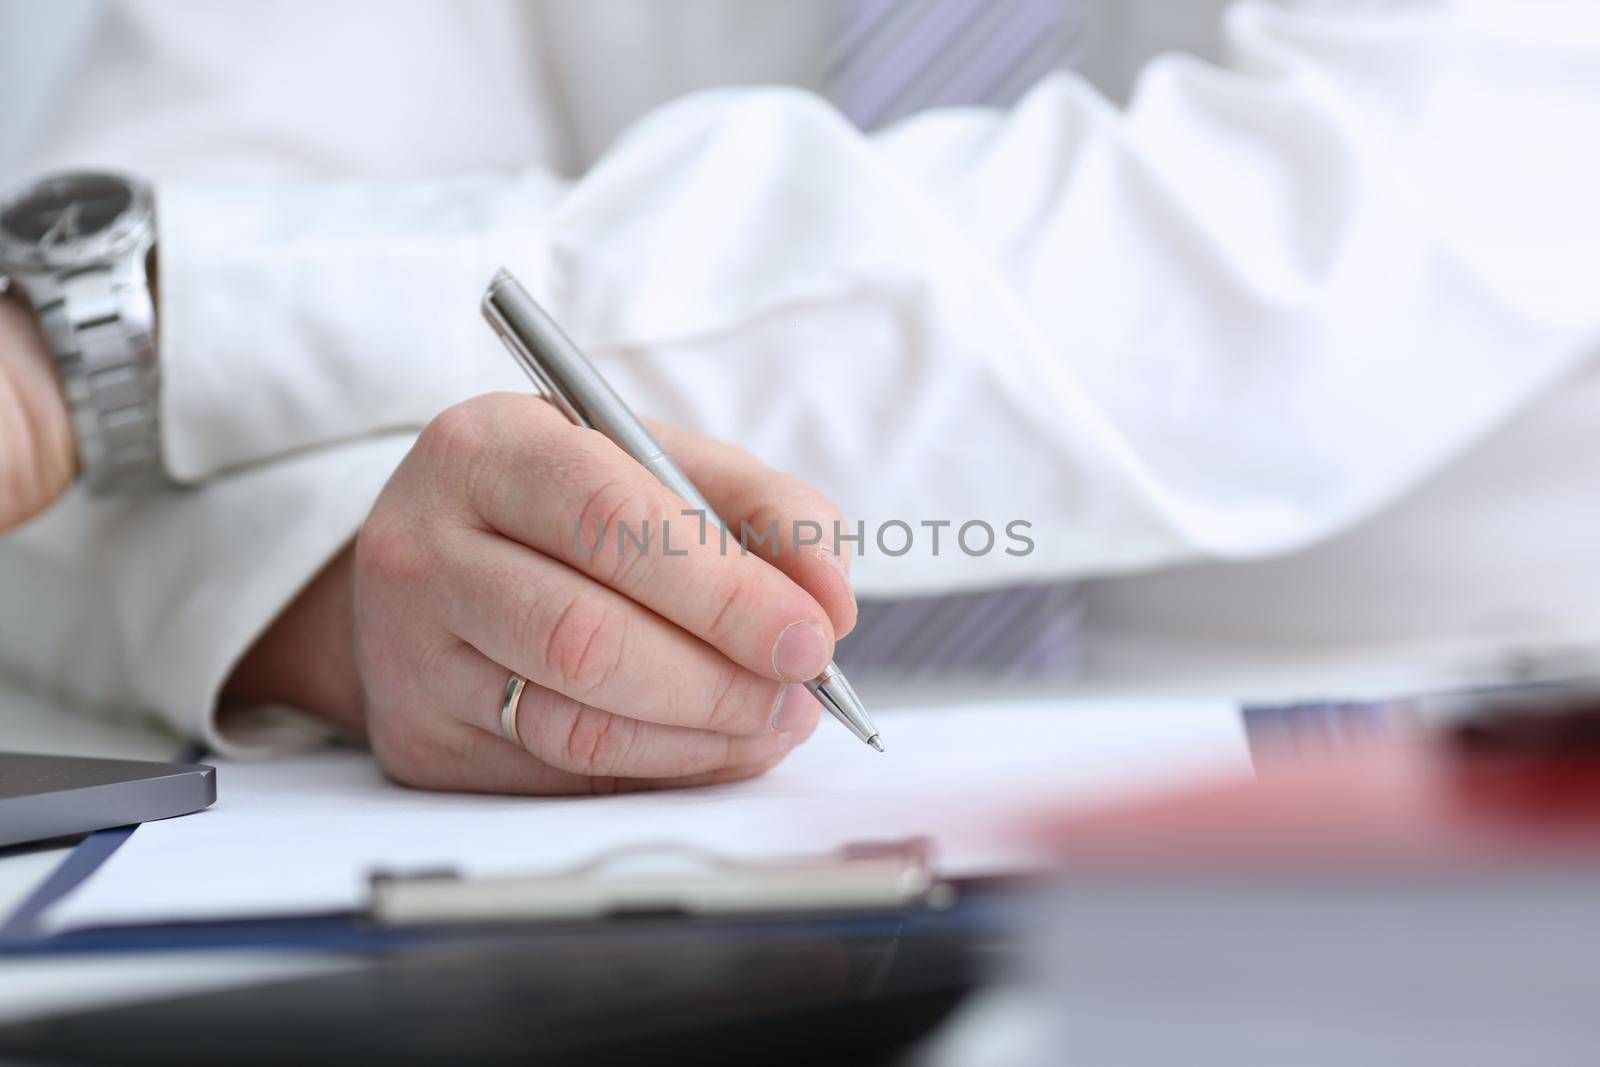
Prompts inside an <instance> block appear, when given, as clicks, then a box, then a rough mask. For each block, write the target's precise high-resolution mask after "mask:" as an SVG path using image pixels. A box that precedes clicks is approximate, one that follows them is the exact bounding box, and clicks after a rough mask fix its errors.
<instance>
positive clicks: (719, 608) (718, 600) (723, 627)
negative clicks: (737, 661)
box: [706, 572, 760, 648]
mask: <svg viewBox="0 0 1600 1067" xmlns="http://www.w3.org/2000/svg"><path fill="white" fill-rule="evenodd" d="M754 585H755V583H754V582H753V580H752V579H751V576H750V575H749V574H748V573H740V572H735V573H733V574H732V575H731V576H730V577H729V578H728V579H727V584H726V585H724V586H723V587H722V588H721V589H720V590H718V592H717V593H716V594H715V597H714V599H713V601H712V605H711V607H712V612H713V613H712V615H711V619H710V621H709V622H708V623H707V624H706V638H707V639H708V640H709V641H710V642H711V643H712V644H713V645H715V646H717V647H718V648H721V647H722V646H723V645H724V644H725V643H726V642H727V641H728V640H729V639H730V638H731V637H732V636H733V635H734V634H736V633H741V632H746V631H747V630H748V629H749V627H748V620H745V619H744V618H743V616H744V614H745V608H746V606H747V605H749V604H752V603H759V602H760V600H759V598H758V597H757V596H756V595H755V593H756V590H755V588H754Z"/></svg>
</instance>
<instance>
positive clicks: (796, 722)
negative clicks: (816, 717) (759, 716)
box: [772, 682, 816, 734]
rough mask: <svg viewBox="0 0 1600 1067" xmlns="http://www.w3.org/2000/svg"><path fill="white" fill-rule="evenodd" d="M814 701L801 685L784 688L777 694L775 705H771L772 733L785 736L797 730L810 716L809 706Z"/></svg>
mask: <svg viewBox="0 0 1600 1067" xmlns="http://www.w3.org/2000/svg"><path fill="white" fill-rule="evenodd" d="M815 699H816V698H815V697H813V696H812V695H811V694H810V693H808V692H806V687H805V686H803V685H798V684H795V683H793V682H791V683H790V684H788V685H786V686H784V687H783V691H782V692H781V693H779V694H778V700H777V703H776V704H774V705H773V709H772V732H773V733H778V734H787V733H793V732H794V731H795V730H798V729H799V728H800V727H801V726H802V725H803V724H804V723H805V720H806V716H807V715H809V714H810V712H811V708H810V706H809V705H810V704H811V702H812V701H813V700H815Z"/></svg>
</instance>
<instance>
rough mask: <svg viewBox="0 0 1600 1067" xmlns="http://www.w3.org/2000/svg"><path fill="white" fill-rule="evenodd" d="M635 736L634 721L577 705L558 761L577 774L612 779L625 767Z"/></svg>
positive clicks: (584, 705) (585, 705)
mask: <svg viewBox="0 0 1600 1067" xmlns="http://www.w3.org/2000/svg"><path fill="white" fill-rule="evenodd" d="M636 735H637V731H636V730H635V729H634V727H633V720H631V719H625V718H623V717H622V716H620V715H613V714H611V713H610V712H608V711H601V710H599V709H598V708H591V707H589V706H588V705H587V704H580V705H579V706H578V708H577V710H576V712H575V713H574V714H573V716H572V723H571V725H570V726H569V727H568V728H567V735H566V737H565V738H564V739H563V741H562V745H561V758H562V761H563V763H564V764H565V765H566V767H567V769H568V770H570V771H572V772H574V773H576V774H583V775H589V776H599V777H604V776H607V775H611V774H614V773H616V771H617V769H618V768H620V767H621V766H623V765H624V764H625V763H626V761H627V758H628V750H629V749H630V748H632V747H633V738H634V737H635V736H636Z"/></svg>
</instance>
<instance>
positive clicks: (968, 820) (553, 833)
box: [47, 700, 1250, 929]
mask: <svg viewBox="0 0 1600 1067" xmlns="http://www.w3.org/2000/svg"><path fill="white" fill-rule="evenodd" d="M875 718H876V719H877V721H878V725H879V727H880V728H881V729H882V731H883V737H884V741H885V744H886V745H887V747H888V750H887V752H886V753H885V754H883V755H879V754H878V753H875V752H873V751H872V750H870V749H868V748H867V747H866V746H864V745H862V744H861V743H860V742H858V741H856V740H855V739H854V738H853V737H851V736H850V735H849V734H848V733H846V732H845V731H844V730H843V729H842V728H839V727H838V726H837V725H836V724H834V723H831V722H828V721H824V722H823V723H822V724H821V726H820V727H819V728H818V730H817V733H816V735H815V736H814V737H813V738H812V739H811V741H810V742H809V743H808V744H806V745H805V746H803V747H802V748H801V749H800V750H799V751H797V752H795V753H794V754H793V755H792V756H791V757H790V758H789V760H788V761H787V762H785V763H784V764H783V765H782V766H781V767H779V768H777V769H776V770H774V771H772V772H771V773H769V774H768V775H766V776H764V777H762V778H760V779H757V780H755V781H751V782H743V783H739V784H736V785H729V786H718V787H714V788H710V789H699V790H689V791H682V792H673V793H648V794H635V795H628V796H615V797H581V798H557V799H541V798H511V797H487V796H471V795H457V794H448V795H447V794H437V793H425V792H419V791H415V790H408V789H403V788H400V787H398V786H395V785H393V784H391V783H389V782H387V781H385V780H384V778H383V777H382V776H381V774H380V773H379V771H378V769H377V767H376V766H375V765H374V764H373V762H372V760H371V758H370V757H369V756H367V755H365V754H363V753H359V752H352V751H327V752H319V753H315V754H312V755H308V756H301V757H296V758H292V759H285V760H280V761H276V762H270V763H258V764H234V763H224V764H222V765H220V766H219V768H218V801H217V804H216V806H215V807H214V808H213V809H211V810H210V811H207V812H204V813H201V814H197V815H191V816H186V817H183V818H179V819H171V820H167V821H165V822H159V823H148V824H146V825H144V826H142V827H140V828H139V829H138V830H137V831H136V832H135V833H134V834H133V836H132V837H131V838H130V839H129V841H128V842H127V843H126V844H125V845H123V847H122V848H121V849H119V850H118V851H117V852H116V853H115V854H114V855H112V857H111V858H110V859H109V860H108V861H107V862H106V864H105V865H104V866H103V867H102V868H101V870H100V871H98V872H97V873H96V874H95V875H94V876H93V877H92V878H91V879H89V880H88V882H87V883H86V884H84V885H83V886H82V887H80V888H79V889H78V890H77V891H76V892H75V893H73V894H72V895H71V896H69V897H68V898H66V899H65V900H63V901H62V902H61V903H59V904H58V905H56V907H55V908H53V909H52V911H51V913H50V915H49V916H48V917H47V923H48V925H49V926H50V927H51V928H53V929H64V928H68V927H78V926H87V925H100V924H105V923H129V922H150V921H158V920H176V919H211V918H238V917H245V916H260V915H284V914H303V913H314V912H321V911H332V910H344V909H353V908H359V907H361V906H363V904H364V901H365V896H366V883H367V876H368V874H369V873H370V872H371V871H373V870H375V869H379V868H383V869H388V870H397V871H406V870H419V869H424V868H432V869H439V868H455V869H457V870H460V871H462V872H463V873H468V874H486V873H509V872H537V871H542V870H551V869H556V868H560V867H564V866H569V865H572V864H575V863H578V862H581V861H583V860H585V859H588V858H589V857H591V856H593V855H594V854H595V853H597V852H599V851H600V850H602V849H608V848H613V847H621V846H626V845H634V844H654V843H661V842H684V843H689V844H693V845H697V846H700V847H704V848H710V849H715V850H718V851H720V852H723V853H726V854H729V855H734V856H738V857H742V858H752V859H754V858H766V857H778V856H784V855H795V854H811V853H817V852H824V851H828V850H831V849H834V848H836V847H838V846H840V845H843V844H846V843H849V842H852V841H862V840H867V841H871V840H887V839H892V838H903V837H909V836H915V835H927V836H930V837H932V838H934V840H935V841H936V851H937V855H938V857H939V860H940V866H941V867H942V869H943V870H945V871H946V873H949V874H970V873H998V872H1001V871H1004V870H1007V869H1012V868H1016V867H1019V866H1026V865H1029V864H1030V863H1031V862H1033V861H1034V859H1035V858H1034V857H1032V856H1030V855H1029V853H1028V849H1027V847H1026V845H1025V844H1023V843H1022V842H1021V841H1020V840H1019V839H1018V836H1019V835H1015V834H1008V833H1007V832H1006V831H1007V829H1008V828H1010V827H1014V826H1015V823H1016V819H1017V815H1018V813H1019V812H1020V811H1025V810H1028V809H1029V808H1031V807H1036V806H1037V805H1039V804H1043V803H1082V804H1093V803H1103V802H1109V801H1112V800H1115V799H1118V798H1120V797H1125V796H1127V795H1128V794H1129V793H1130V792H1134V791H1138V790H1143V789H1150V788H1157V787H1160V786H1163V785H1171V784H1175V783H1176V782H1178V781H1180V780H1182V779H1185V778H1191V777H1194V776H1197V775H1204V774H1210V773H1215V772H1218V771H1228V770H1232V771H1240V770H1248V768H1249V766H1250V763H1249V756H1248V751H1247V748H1246V744H1245V737H1244V730H1243V727H1242V725H1241V721H1240V716H1239V714H1238V712H1237V710H1236V709H1235V707H1234V706H1233V705H1231V704H1227V703H1222V702H1217V701H1210V702H1207V701H1201V702H1180V703H1174V702H1170V701H1168V702H1153V701H1131V702H1129V701H1119V702H1108V701H1086V700H1079V701H1071V700H1052V701H1050V702H1048V703H1045V702H1040V701H1032V702H1027V703H1009V704H994V705H987V706H984V707H976V706H970V705H969V706H955V707H940V708H922V709H899V710H893V709H891V710H885V711H883V712H881V713H875Z"/></svg>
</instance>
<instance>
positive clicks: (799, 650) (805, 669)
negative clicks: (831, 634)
mask: <svg viewBox="0 0 1600 1067" xmlns="http://www.w3.org/2000/svg"><path fill="white" fill-rule="evenodd" d="M827 665H828V639H827V638H826V637H824V636H823V634H822V627H820V626H818V625H817V624H816V623H814V622H807V621H805V620H801V621H800V622H791V623H790V624H789V625H788V626H785V627H784V628H783V633H781V634H779V635H778V643H777V644H775V645H773V646H772V672H773V673H774V674H776V675H777V676H778V677H779V678H783V679H785V680H787V681H791V682H803V681H805V680H806V679H808V678H815V677H816V676H817V675H819V674H821V673H822V668H824V667H826V666H827Z"/></svg>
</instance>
